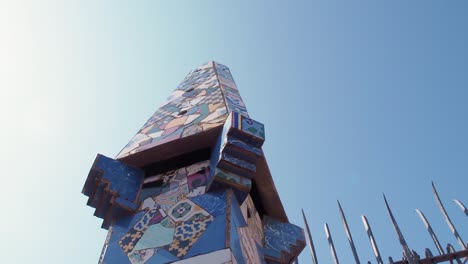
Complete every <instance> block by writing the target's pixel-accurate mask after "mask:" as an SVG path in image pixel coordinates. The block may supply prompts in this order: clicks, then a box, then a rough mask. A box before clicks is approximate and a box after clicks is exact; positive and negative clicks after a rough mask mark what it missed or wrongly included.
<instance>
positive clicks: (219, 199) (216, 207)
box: [190, 193, 226, 217]
mask: <svg viewBox="0 0 468 264" xmlns="http://www.w3.org/2000/svg"><path fill="white" fill-rule="evenodd" d="M190 200H191V201H192V202H194V203H196V204H198V205H199V206H200V207H201V208H203V209H205V210H206V211H207V212H208V213H210V214H211V215H212V216H214V217H217V216H218V215H221V214H225V213H226V195H225V193H207V194H203V195H199V196H195V197H190Z"/></svg>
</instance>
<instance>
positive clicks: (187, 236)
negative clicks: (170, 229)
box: [166, 215, 213, 258]
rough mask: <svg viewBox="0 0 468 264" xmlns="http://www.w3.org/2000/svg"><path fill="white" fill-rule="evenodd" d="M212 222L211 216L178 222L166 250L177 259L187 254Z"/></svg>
mask: <svg viewBox="0 0 468 264" xmlns="http://www.w3.org/2000/svg"><path fill="white" fill-rule="evenodd" d="M212 221H213V217H212V216H211V215H208V216H205V217H202V218H197V219H195V220H193V221H185V222H179V223H177V224H176V228H175V235H174V240H173V241H172V244H170V245H169V246H167V247H166V249H167V250H168V251H169V252H170V253H172V254H173V255H175V256H177V257H179V258H180V257H183V256H185V254H187V252H188V250H189V249H190V247H191V246H192V245H193V244H194V243H195V242H196V241H197V239H198V238H199V237H200V236H201V235H202V234H203V231H205V230H206V228H207V227H208V225H209V224H210V223H211V222H212Z"/></svg>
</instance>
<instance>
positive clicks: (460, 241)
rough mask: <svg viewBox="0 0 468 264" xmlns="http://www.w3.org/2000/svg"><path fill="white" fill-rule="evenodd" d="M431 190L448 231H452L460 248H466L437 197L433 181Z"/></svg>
mask: <svg viewBox="0 0 468 264" xmlns="http://www.w3.org/2000/svg"><path fill="white" fill-rule="evenodd" d="M432 192H433V193H434V196H435V199H436V201H437V204H438V205H439V208H440V211H441V212H442V215H443V216H444V218H445V222H447V225H448V226H449V228H450V231H452V234H453V235H454V236H455V238H456V239H457V241H458V244H459V245H460V246H461V248H462V249H466V245H465V243H463V239H462V238H461V237H460V234H458V231H457V229H456V228H455V226H454V225H453V223H452V220H450V217H449V215H448V214H447V211H445V207H444V205H443V204H442V201H441V200H440V197H439V194H438V193H437V190H436V188H435V185H434V182H432Z"/></svg>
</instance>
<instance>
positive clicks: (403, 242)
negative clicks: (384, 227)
mask: <svg viewBox="0 0 468 264" xmlns="http://www.w3.org/2000/svg"><path fill="white" fill-rule="evenodd" d="M383 198H384V201H385V206H386V207H387V212H388V214H389V216H390V219H391V220H392V225H393V228H394V229H395V231H396V233H397V236H398V240H399V241H400V244H401V247H402V248H403V254H404V255H405V258H406V259H407V260H408V263H409V264H417V261H416V258H415V256H414V255H413V253H412V252H411V250H410V248H409V247H408V244H407V243H406V240H405V237H404V236H403V233H401V230H400V227H399V226H398V223H397V222H396V220H395V217H394V216H393V213H392V210H391V209H390V206H389V205H388V202H387V198H386V197H385V194H384V195H383Z"/></svg>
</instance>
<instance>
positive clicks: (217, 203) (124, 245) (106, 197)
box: [83, 62, 304, 264]
mask: <svg viewBox="0 0 468 264" xmlns="http://www.w3.org/2000/svg"><path fill="white" fill-rule="evenodd" d="M213 128H217V129H219V131H221V130H222V132H221V133H220V134H219V135H218V136H219V137H218V138H217V140H216V138H213V139H212V140H213V141H212V142H210V143H213V144H214V145H215V146H214V147H213V148H212V149H211V157H210V158H209V160H205V161H201V162H196V163H194V164H191V165H189V166H184V167H179V168H177V167H176V168H175V169H173V170H170V171H165V172H162V173H159V172H158V173H157V174H156V175H145V171H144V170H143V169H141V168H134V167H131V166H128V165H126V164H124V163H123V162H124V161H125V162H129V163H130V162H133V161H132V159H133V160H136V159H138V158H139V156H138V155H135V156H133V157H128V158H125V159H120V158H123V157H127V156H129V155H132V154H134V153H138V152H142V151H144V150H147V149H150V148H153V147H155V146H158V145H162V144H165V143H167V142H171V141H174V140H178V139H180V138H183V137H190V136H192V135H195V134H197V133H201V132H204V131H207V130H210V129H213ZM216 131H218V130H216ZM212 132H214V131H212ZM208 135H209V136H211V135H213V133H211V134H210V133H206V134H203V135H199V136H198V137H193V138H197V139H198V138H202V139H205V138H206V137H208ZM264 140H265V129H264V126H263V124H261V123H259V122H257V121H255V120H253V119H251V118H250V117H249V115H248V112H247V108H246V106H245V104H244V102H243V101H242V99H241V96H240V94H239V90H238V89H237V86H236V83H235V81H234V79H233V78H232V75H231V72H230V70H229V69H228V68H227V67H226V66H224V65H221V64H219V63H215V62H210V63H207V64H205V65H202V66H200V67H198V68H196V69H194V70H192V71H191V72H190V73H189V74H188V75H187V76H186V77H185V79H184V80H183V81H182V82H181V83H180V85H179V86H177V88H176V89H175V90H174V91H173V93H172V94H171V95H170V96H169V98H168V99H167V101H166V102H165V103H163V105H162V106H161V107H160V108H159V109H158V110H157V111H156V112H155V113H154V114H153V115H152V116H151V118H150V119H149V120H148V121H147V122H146V123H145V124H144V125H143V127H142V128H141V129H140V130H139V131H138V133H136V135H135V136H134V137H133V138H132V140H131V141H130V142H129V143H128V144H127V145H126V146H125V147H124V149H123V150H122V151H121V152H120V153H119V154H118V156H117V157H118V158H119V159H120V160H114V159H110V158H107V157H104V156H102V155H99V156H98V158H96V161H95V163H94V164H93V167H92V169H91V171H90V174H89V175H88V178H87V181H86V183H85V187H84V188H83V193H85V195H87V196H89V200H88V204H89V205H91V206H93V207H94V208H96V211H95V214H96V215H97V216H99V217H101V218H103V219H104V221H103V226H104V227H107V226H109V233H108V236H107V238H106V241H105V244H104V247H103V250H102V253H101V257H100V260H99V263H100V264H102V263H108V264H111V263H112V264H114V263H131V264H162V263H180V264H191V263H213V264H246V263H256V264H257V263H258V264H264V263H277V264H278V263H280V264H286V263H290V261H291V260H292V258H293V257H295V256H297V255H298V254H299V252H300V250H301V249H302V248H303V246H304V236H303V233H302V230H301V229H300V228H299V227H296V226H294V225H291V224H288V223H282V222H278V221H277V220H275V219H272V218H270V217H269V216H267V215H266V214H264V215H262V218H263V221H262V218H261V217H260V215H259V212H258V211H257V210H256V208H255V204H257V202H258V201H256V202H255V203H254V201H253V199H252V197H250V195H249V193H250V191H251V188H252V187H253V183H254V182H255V181H256V180H258V179H256V178H255V177H258V175H259V172H257V166H256V165H257V161H258V160H259V158H261V157H262V156H263V151H262V149H261V146H262V144H263V142H264ZM187 141H188V139H187ZM191 144H192V143H191ZM192 145H193V144H192ZM168 146H170V145H166V146H165V147H168ZM192 147H193V146H190V148H192ZM203 147H206V146H203ZM161 148H162V149H163V148H164V147H161ZM178 148H180V147H176V148H175V150H176V152H177V153H176V154H177V155H187V153H190V152H192V151H193V149H190V150H188V149H187V150H182V149H183V148H184V147H183V146H182V149H178ZM167 149H169V148H167ZM155 151H156V150H155ZM179 151H181V152H180V153H179ZM184 151H186V152H184ZM152 153H155V152H147V153H146V154H152ZM141 155H143V153H141ZM137 156H138V157H137ZM148 157H151V155H148V156H147V157H146V159H147V158H148ZM180 157H183V156H180ZM190 158H192V157H190ZM195 158H197V159H198V157H195ZM163 159H164V158H163ZM207 159H208V157H207ZM144 162H145V165H142V166H148V165H149V164H158V163H161V164H162V166H161V167H160V168H161V169H162V168H174V166H173V165H174V164H171V163H168V164H165V162H164V161H163V160H151V161H148V162H149V163H147V161H144ZM145 168H147V167H145ZM260 168H262V167H260ZM158 171H159V169H158ZM256 186H257V187H258V185H256ZM273 187H274V186H273ZM257 191H258V190H257ZM260 203H261V201H260ZM262 212H263V211H262ZM301 246H302V248H301Z"/></svg>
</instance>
